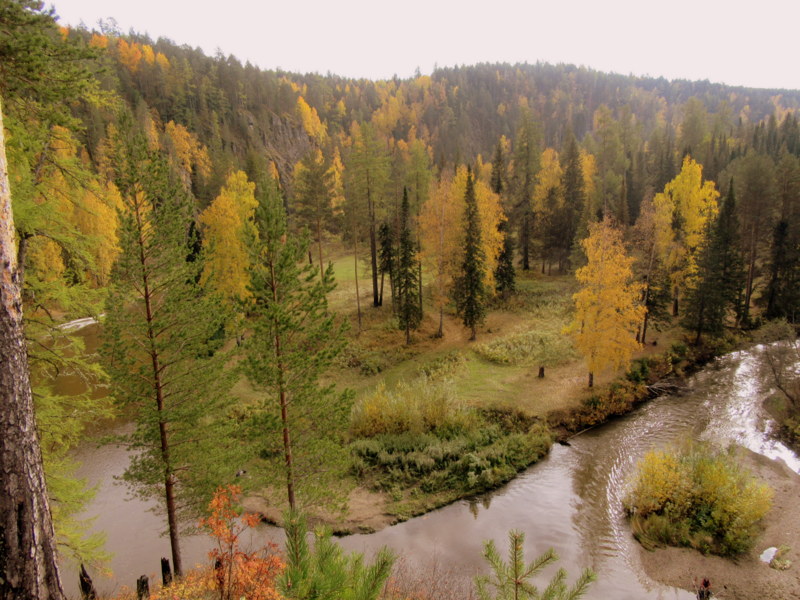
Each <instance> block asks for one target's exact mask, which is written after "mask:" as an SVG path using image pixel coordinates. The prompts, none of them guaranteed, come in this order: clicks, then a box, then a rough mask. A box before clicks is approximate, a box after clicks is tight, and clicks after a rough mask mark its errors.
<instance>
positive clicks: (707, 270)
mask: <svg viewBox="0 0 800 600" xmlns="http://www.w3.org/2000/svg"><path fill="white" fill-rule="evenodd" d="M733 187H734V186H733V182H731V185H730V188H729V190H728V195H727V197H726V198H725V202H724V203H723V204H722V208H721V209H720V212H719V215H718V216H717V219H716V221H715V222H714V223H713V224H711V225H709V227H708V233H707V235H706V239H705V242H704V244H703V247H702V249H701V251H700V256H699V258H698V261H697V262H698V272H697V274H696V275H695V276H694V277H693V278H692V280H691V281H692V285H690V287H689V289H688V293H687V298H686V311H685V315H684V319H683V323H684V326H686V327H687V328H688V329H691V330H692V331H693V332H694V333H695V342H694V343H695V344H699V343H700V340H701V336H702V334H703V333H709V334H711V335H715V336H716V335H719V334H721V333H722V330H723V326H724V324H725V318H726V316H727V315H728V313H729V312H730V311H731V310H732V311H733V312H734V313H735V314H736V315H737V317H738V316H739V314H740V307H741V298H742V291H743V289H744V283H745V274H744V259H743V257H742V254H741V251H740V250H739V248H740V239H739V219H738V217H737V214H736V196H735V194H734V190H733Z"/></svg>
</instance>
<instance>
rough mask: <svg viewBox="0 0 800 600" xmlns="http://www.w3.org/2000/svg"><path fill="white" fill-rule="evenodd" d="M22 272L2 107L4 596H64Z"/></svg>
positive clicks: (0, 509) (0, 535)
mask: <svg viewBox="0 0 800 600" xmlns="http://www.w3.org/2000/svg"><path fill="white" fill-rule="evenodd" d="M18 275H19V273H18V269H17V249H16V247H15V243H14V216H13V213H12V210H11V188H10V186H9V182H8V165H7V163H6V153H5V140H4V135H3V117H2V108H0V402H2V405H0V599H2V600H28V599H30V600H34V599H35V600H50V599H57V600H62V599H63V598H64V592H63V591H62V589H61V581H60V579H59V573H58V562H57V560H56V542H55V534H54V532H53V522H52V518H51V516H50V506H49V504H48V498H47V487H46V484H45V479H44V469H43V467H42V452H41V449H40V447H39V436H38V433H37V430H36V421H35V418H34V409H33V395H32V394H31V384H30V374H29V370H28V352H27V348H26V346H25V339H24V336H23V331H22V295H21V290H20V285H19V280H18Z"/></svg>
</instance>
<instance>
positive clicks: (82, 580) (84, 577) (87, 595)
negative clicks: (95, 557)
mask: <svg viewBox="0 0 800 600" xmlns="http://www.w3.org/2000/svg"><path fill="white" fill-rule="evenodd" d="M78 583H79V584H80V587H81V598H83V600H95V599H96V598H97V590H95V589H94V583H92V578H91V577H89V574H88V573H87V572H86V567H84V566H83V563H81V572H80V573H79V574H78Z"/></svg>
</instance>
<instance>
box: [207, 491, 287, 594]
mask: <svg viewBox="0 0 800 600" xmlns="http://www.w3.org/2000/svg"><path fill="white" fill-rule="evenodd" d="M241 494H242V490H241V488H240V487H239V486H236V485H228V486H226V487H220V488H219V489H218V490H217V492H216V493H215V494H214V497H213V498H212V500H211V503H210V504H209V508H210V509H211V515H210V516H208V517H206V518H205V519H202V520H201V521H200V524H201V525H202V526H203V527H205V528H206V529H208V531H209V533H210V534H211V536H212V537H214V538H215V539H216V541H217V547H216V548H214V549H213V550H212V551H211V552H209V554H208V555H209V558H210V559H211V560H212V561H213V563H214V570H213V579H214V581H213V583H214V588H215V589H216V590H217V591H218V597H219V598H220V600H231V599H238V598H248V600H277V599H279V598H280V597H281V596H280V594H279V593H278V592H277V591H276V589H275V578H276V577H277V576H278V574H279V573H281V571H282V570H283V567H284V563H283V561H282V560H281V559H280V557H279V556H278V555H277V548H276V547H275V545H274V544H268V545H267V546H266V547H264V548H263V549H262V550H259V551H255V552H246V551H244V550H242V548H241V546H240V543H239V538H240V536H241V534H242V533H243V532H244V531H245V530H246V529H247V528H248V527H255V526H256V525H257V524H258V515H256V514H252V513H249V514H245V515H243V516H241V517H240V515H239V513H238V512H237V511H236V509H235V502H236V500H237V499H239V497H240V496H241Z"/></svg>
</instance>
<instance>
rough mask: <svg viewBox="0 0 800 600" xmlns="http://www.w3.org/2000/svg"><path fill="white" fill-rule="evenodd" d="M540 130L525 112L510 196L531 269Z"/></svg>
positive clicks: (516, 144) (526, 262)
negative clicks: (533, 205) (534, 194)
mask: <svg viewBox="0 0 800 600" xmlns="http://www.w3.org/2000/svg"><path fill="white" fill-rule="evenodd" d="M539 145H540V139H539V131H538V129H537V127H536V125H535V123H534V121H533V117H532V116H531V114H530V111H528V110H527V109H526V110H525V111H524V112H523V114H522V117H521V122H520V126H519V128H518V130H517V136H516V138H515V139H514V160H513V163H512V167H513V168H512V176H511V196H512V198H513V215H514V220H515V221H516V222H517V223H518V226H519V231H518V233H517V236H518V240H519V250H520V253H521V254H522V269H523V270H524V271H527V270H528V269H530V259H531V255H532V252H533V247H532V244H533V226H534V216H533V211H532V208H531V202H532V200H533V189H534V186H535V183H536V174H537V173H538V171H539V157H540V155H541V151H540V149H539Z"/></svg>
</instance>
